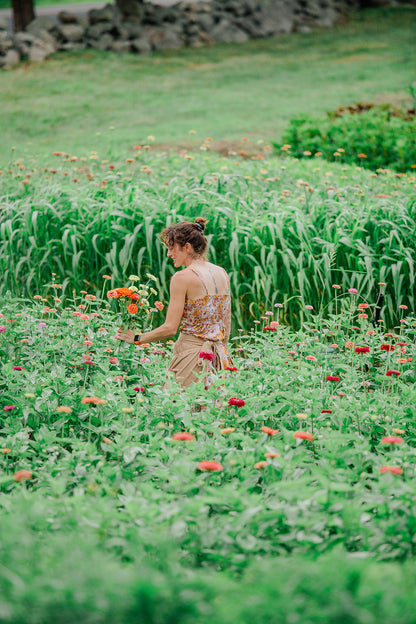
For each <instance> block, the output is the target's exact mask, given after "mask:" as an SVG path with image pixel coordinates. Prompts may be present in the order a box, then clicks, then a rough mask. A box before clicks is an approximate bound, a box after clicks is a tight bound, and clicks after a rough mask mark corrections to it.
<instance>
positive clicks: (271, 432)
mask: <svg viewBox="0 0 416 624" xmlns="http://www.w3.org/2000/svg"><path fill="white" fill-rule="evenodd" d="M260 429H261V431H263V433H267V435H269V436H274V435H276V433H279V429H272V428H271V427H260Z"/></svg>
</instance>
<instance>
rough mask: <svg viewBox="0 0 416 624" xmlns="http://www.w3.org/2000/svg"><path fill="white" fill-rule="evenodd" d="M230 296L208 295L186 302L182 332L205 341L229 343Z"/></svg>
mask: <svg viewBox="0 0 416 624" xmlns="http://www.w3.org/2000/svg"><path fill="white" fill-rule="evenodd" d="M230 316H231V297H230V295H229V294H228V295H208V294H206V295H205V296H204V297H200V298H199V299H188V300H187V301H186V302H185V306H184V309H183V316H182V325H181V326H180V331H181V332H184V333H186V334H193V335H194V336H198V337H199V338H205V340H221V341H224V340H225V341H228V330H227V328H228V327H229V321H230Z"/></svg>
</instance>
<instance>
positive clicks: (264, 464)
mask: <svg viewBox="0 0 416 624" xmlns="http://www.w3.org/2000/svg"><path fill="white" fill-rule="evenodd" d="M266 466H268V462H267V461H264V460H263V461H259V462H257V463H256V464H254V468H256V469H257V470H260V468H265V467H266Z"/></svg>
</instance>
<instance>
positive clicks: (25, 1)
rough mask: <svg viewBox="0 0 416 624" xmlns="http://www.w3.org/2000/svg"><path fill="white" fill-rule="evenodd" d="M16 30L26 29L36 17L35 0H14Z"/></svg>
mask: <svg viewBox="0 0 416 624" xmlns="http://www.w3.org/2000/svg"><path fill="white" fill-rule="evenodd" d="M12 9H13V22H14V32H20V31H21V30H24V29H25V28H26V26H27V25H28V24H30V22H32V21H33V20H34V19H35V7H34V4H33V0H12Z"/></svg>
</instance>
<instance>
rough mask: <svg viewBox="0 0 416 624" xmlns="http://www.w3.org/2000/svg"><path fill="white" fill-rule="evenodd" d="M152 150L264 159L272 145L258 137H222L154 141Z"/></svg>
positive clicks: (270, 150)
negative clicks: (166, 141)
mask: <svg viewBox="0 0 416 624" xmlns="http://www.w3.org/2000/svg"><path fill="white" fill-rule="evenodd" d="M149 149H150V150H151V151H157V152H177V153H179V154H183V155H186V154H187V153H191V152H211V153H216V154H221V155H222V156H239V157H240V158H242V159H248V158H254V159H259V160H260V159H262V158H265V157H266V156H269V155H270V153H271V152H272V146H271V145H270V144H269V143H267V142H266V141H264V140H263V139H258V138H257V137H244V138H242V139H221V140H219V141H214V140H209V138H207V139H205V140H204V141H203V142H202V143H201V142H200V141H192V140H189V141H181V142H180V143H154V144H152V145H151V146H149Z"/></svg>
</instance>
